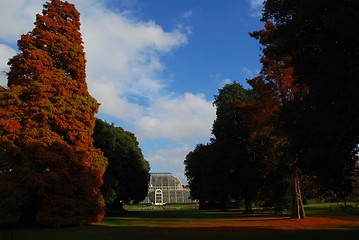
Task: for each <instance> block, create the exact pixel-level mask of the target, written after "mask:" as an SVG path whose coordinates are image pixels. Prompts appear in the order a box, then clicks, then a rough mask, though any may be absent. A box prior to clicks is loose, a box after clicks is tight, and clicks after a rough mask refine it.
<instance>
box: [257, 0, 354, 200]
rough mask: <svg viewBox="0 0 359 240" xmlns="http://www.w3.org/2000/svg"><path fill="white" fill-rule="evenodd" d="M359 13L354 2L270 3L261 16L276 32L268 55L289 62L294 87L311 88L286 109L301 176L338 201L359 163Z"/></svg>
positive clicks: (284, 117)
mask: <svg viewBox="0 0 359 240" xmlns="http://www.w3.org/2000/svg"><path fill="white" fill-rule="evenodd" d="M358 9H359V3H358V2H357V1H354V0H343V1H324V0H320V1H290V0H288V1H287V0H285V1H282V0H280V1H279V0H267V1H266V2H265V8H264V14H263V20H264V21H269V20H271V21H273V22H274V24H275V27H276V28H277V31H276V34H275V35H274V36H273V38H272V44H271V45H270V46H268V51H272V52H275V53H276V55H277V56H288V55H289V56H291V61H290V65H291V66H292V67H293V70H294V71H293V76H294V78H295V81H296V83H297V84H303V85H305V86H306V87H307V89H306V91H304V92H299V93H298V94H296V95H295V97H294V99H293V101H289V102H288V103H287V104H285V106H284V107H283V110H282V114H281V119H282V121H281V122H282V123H283V128H282V129H283V131H284V132H285V134H286V135H287V136H288V138H289V139H290V143H291V144H290V146H291V148H292V150H293V152H296V153H299V154H298V166H299V167H300V168H301V170H302V171H304V172H305V173H306V174H309V175H312V176H316V177H317V178H318V180H319V182H320V186H321V187H322V189H323V190H332V191H333V192H335V195H336V197H339V198H343V197H345V195H347V194H348V193H349V192H350V191H351V190H350V188H351V181H352V176H353V174H354V172H355V171H354V169H355V164H356V162H357V161H358V143H359V122H358V121H359V118H358V112H359V107H358V104H357V103H358V100H359V95H358V93H357V89H358V87H359V86H358V84H359V83H358V81H357V79H358V78H359V68H358V66H359V37H358V36H359V35H358V31H359V30H358V28H357V27H356V25H357V22H358V20H359V11H358ZM323 166H325V167H323Z"/></svg>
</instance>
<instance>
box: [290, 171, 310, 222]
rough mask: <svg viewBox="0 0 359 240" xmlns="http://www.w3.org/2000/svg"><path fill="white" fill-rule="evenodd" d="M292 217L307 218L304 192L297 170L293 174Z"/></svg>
mask: <svg viewBox="0 0 359 240" xmlns="http://www.w3.org/2000/svg"><path fill="white" fill-rule="evenodd" d="M291 203H292V204H291V218H293V219H304V218H306V215H305V211H304V206H303V200H302V193H301V191H300V182H299V177H298V173H297V171H296V172H295V174H294V175H293V179H292V195H291Z"/></svg>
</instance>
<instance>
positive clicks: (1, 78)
mask: <svg viewBox="0 0 359 240" xmlns="http://www.w3.org/2000/svg"><path fill="white" fill-rule="evenodd" d="M15 53H16V52H15V50H14V49H12V48H10V47H9V46H7V45H5V44H0V86H6V85H7V76H6V72H8V70H9V67H8V66H7V62H8V61H9V58H11V57H12V56H14V55H15Z"/></svg>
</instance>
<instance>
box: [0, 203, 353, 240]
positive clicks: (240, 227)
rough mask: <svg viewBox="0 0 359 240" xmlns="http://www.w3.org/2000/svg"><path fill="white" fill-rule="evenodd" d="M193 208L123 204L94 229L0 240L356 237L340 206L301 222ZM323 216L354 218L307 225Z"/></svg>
mask: <svg viewBox="0 0 359 240" xmlns="http://www.w3.org/2000/svg"><path fill="white" fill-rule="evenodd" d="M194 208H195V206H193V205H171V206H170V208H169V209H170V210H165V209H163V208H160V207H158V208H154V209H151V210H148V209H147V210H145V208H144V206H142V205H131V206H126V209H127V211H126V212H123V213H111V214H109V215H108V216H106V218H104V220H103V221H102V222H101V223H99V224H97V225H92V226H82V227H67V228H60V229H51V228H31V229H30V228H29V229H15V230H9V231H7V232H6V231H4V230H3V231H2V232H1V233H0V240H8V239H9V240H10V239H16V240H35V239H36V240H45V239H46V240H47V239H51V240H82V239H89V240H140V239H141V240H147V239H149V240H152V239H156V240H162V239H165V240H194V239H208V240H226V239H228V240H232V239H233V240H245V239H248V240H256V239H276V240H278V239H279V240H280V239H294V240H296V239H318V240H321V239H323V240H324V239H325V240H330V239H341V240H342V239H343V240H345V239H359V215H356V214H357V213H358V209H351V210H353V211H350V212H349V213H348V212H343V211H341V207H340V206H338V205H331V204H319V205H308V206H307V207H306V209H307V214H308V216H316V217H315V218H314V217H313V218H312V220H311V219H310V218H308V220H304V221H296V220H290V219H288V216H287V215H269V214H263V213H261V212H259V213H258V214H255V215H242V214H241V213H239V212H238V211H230V212H227V213H221V212H218V211H199V210H196V209H194ZM327 216H330V217H331V218H333V217H334V218H340V219H347V218H349V219H351V220H353V219H354V221H352V223H353V222H354V224H351V225H341V226H332V225H330V224H328V225H325V222H324V225H314V227H313V226H311V225H310V224H312V223H311V222H310V221H312V222H313V223H314V224H316V222H315V221H317V220H323V219H324V220H326V219H327V218H326V217H327ZM314 220H315V221H314ZM308 223H309V225H310V227H309V228H308ZM285 224H287V225H285ZM298 226H299V227H298ZM301 226H303V227H301Z"/></svg>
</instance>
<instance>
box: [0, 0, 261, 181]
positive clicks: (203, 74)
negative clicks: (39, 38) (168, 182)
mask: <svg viewBox="0 0 359 240" xmlns="http://www.w3.org/2000/svg"><path fill="white" fill-rule="evenodd" d="M44 2H45V1H44ZM44 2H42V1H32V0H0V5H1V6H2V7H1V8H0V71H1V73H0V85H2V86H5V85H6V82H7V81H6V75H5V74H4V71H7V66H6V62H7V60H8V59H9V58H10V57H11V56H13V55H14V54H15V53H16V51H17V48H16V42H17V40H18V39H19V38H20V35H21V34H23V33H26V32H28V31H31V30H32V29H33V27H34V26H33V22H34V21H35V14H36V13H40V12H41V10H42V4H43V3H44ZM69 2H71V3H74V4H75V5H76V7H77V9H78V10H79V11H80V13H81V32H82V35H83V40H84V46H85V51H86V58H87V82H88V86H89V91H90V93H91V94H92V95H93V96H94V97H95V98H96V99H97V100H98V101H99V102H100V103H101V107H100V112H99V114H98V115H97V117H99V118H101V119H104V120H106V121H107V122H109V123H114V124H115V125H116V126H121V127H123V128H124V129H126V130H128V131H131V132H133V133H135V134H136V136H137V138H138V141H139V143H140V147H141V149H142V151H143V154H144V156H145V158H146V159H147V160H148V161H149V162H150V165H151V171H153V172H161V171H165V172H172V173H174V174H175V175H177V176H178V177H179V178H180V179H181V180H182V181H183V182H185V177H184V174H183V171H184V166H183V161H184V159H185V156H186V155H187V153H188V152H189V151H191V150H193V149H194V147H195V145H196V144H198V143H207V142H208V141H209V139H210V137H211V128H212V123H213V120H214V119H215V108H214V107H213V105H212V102H213V96H214V95H216V94H217V93H218V89H219V88H221V87H223V86H224V84H225V83H229V82H233V81H237V82H239V83H242V84H244V85H245V86H246V78H251V77H254V76H255V75H256V74H257V73H258V71H259V69H260V64H259V56H260V49H259V47H260V46H259V44H258V42H257V41H256V40H255V39H252V38H250V37H249V35H248V33H249V32H251V31H254V30H259V29H261V28H262V27H263V23H261V22H260V21H259V20H260V16H259V15H260V11H261V8H262V3H261V2H262V1H261V0H104V1H100V0H70V1H69Z"/></svg>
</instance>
